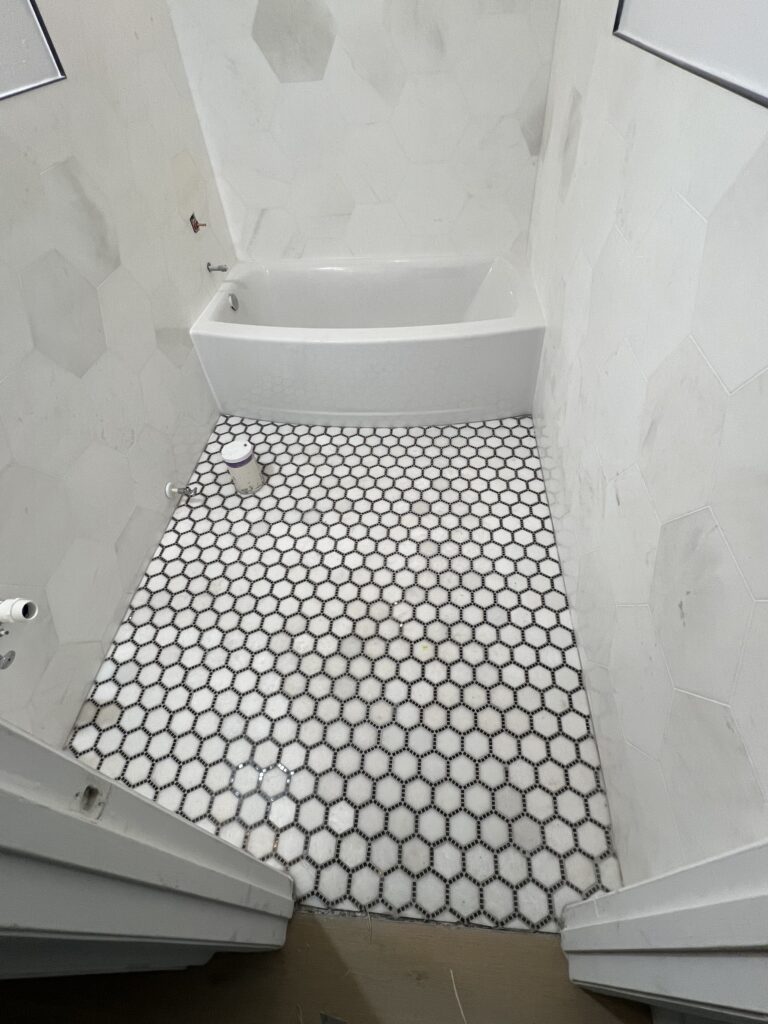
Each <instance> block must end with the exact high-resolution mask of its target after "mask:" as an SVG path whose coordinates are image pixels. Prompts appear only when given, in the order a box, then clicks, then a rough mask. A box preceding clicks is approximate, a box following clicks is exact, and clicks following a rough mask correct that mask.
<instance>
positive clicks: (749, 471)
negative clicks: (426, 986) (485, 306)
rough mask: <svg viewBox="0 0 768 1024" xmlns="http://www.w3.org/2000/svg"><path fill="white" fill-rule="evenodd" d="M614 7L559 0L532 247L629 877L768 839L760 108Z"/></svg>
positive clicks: (601, 731)
mask: <svg viewBox="0 0 768 1024" xmlns="http://www.w3.org/2000/svg"><path fill="white" fill-rule="evenodd" d="M615 7H616V4H615V2H614V0H589V2H588V3H583V2H580V0H579V2H577V0H562V4H561V12H560V21H559V25H558V34H557V39H556V44H555V53H554V59H553V71H552V80H551V85H550V94H549V104H548V111H547V125H546V128H545V141H544V149H543V156H542V160H541V163H540V170H539V184H538V188H537V201H536V205H535V210H534V216H533V221H532V230H531V254H532V262H533V268H534V274H535V277H536V280H537V284H538V286H539V291H540V293H541V296H542V300H543V303H544V306H545V310H546V315H547V319H548V323H549V324H550V330H549V332H548V337H547V341H546V344H545V351H544V356H543V361H542V370H541V374H540V378H539V387H538V393H537V399H536V408H535V419H536V424H537V432H538V435H539V441H540V445H541V449H542V458H543V463H544V467H545V474H546V479H547V487H548V491H549V495H550V501H551V505H552V513H553V519H554V522H555V527H556V532H557V536H558V541H559V546H560V551H561V555H562V558H563V570H564V575H565V578H566V581H567V584H568V587H569V593H570V595H571V598H572V607H573V613H574V620H575V623H576V626H577V637H578V639H579V643H580V645H581V649H582V652H583V653H584V655H585V659H584V660H585V665H584V671H585V681H586V686H587V690H588V692H589V694H590V702H591V706H592V711H593V716H594V725H595V731H596V736H597V739H598V743H599V745H600V750H601V755H602V759H603V766H604V771H605V778H606V786H607V791H608V796H609V802H610V805H611V809H612V817H613V826H614V831H615V837H616V842H617V847H618V851H619V855H620V857H621V862H622V870H623V874H624V877H625V880H626V881H629V882H631V881H634V880H637V879H640V878H644V877H648V876H650V875H653V874H658V873H659V872H661V871H664V870H667V869H669V868H672V867H674V866H676V865H679V864H681V863H686V862H691V861H694V860H698V859H701V858H703V857H707V856H711V855H713V854H716V853H719V852H721V851H724V850H726V849H729V848H731V847H733V846H734V845H736V844H739V843H747V842H750V841H754V840H757V839H760V838H764V837H765V836H766V834H768V803H767V800H768V762H767V761H766V757H765V743H764V733H765V712H766V705H765V695H764V690H765V687H764V681H765V680H764V677H765V672H764V660H765V648H766V609H767V608H768V603H767V602H768V547H767V546H766V542H765V536H766V531H765V508H766V505H767V504H768V446H766V444H765V437H766V428H768V414H767V413H766V409H768V346H766V343H765V341H766V332H765V319H766V318H765V288H764V286H763V283H762V280H761V274H762V267H763V266H764V264H765V256H766V244H767V243H766V240H767V239H768V234H767V233H766V229H765V225H766V222H768V185H767V184H766V183H767V182H768V111H766V110H765V109H763V108H761V107H759V106H757V105H755V104H752V103H750V102H748V101H747V100H744V99H742V98H740V97H738V96H735V95H734V94H733V93H730V92H727V91H726V90H724V89H721V88H719V87H717V86H715V85H712V84H710V83H708V82H705V81H704V80H702V79H700V78H697V77H695V76H693V75H689V74H687V73H686V72H684V71H682V70H680V69H678V68H675V67H673V66H672V65H670V64H667V63H665V62H663V61H661V60H659V59H657V58H656V57H653V56H652V55H650V54H647V53H644V52H642V51H640V50H639V49H637V48H635V47H632V46H628V45H627V44H625V43H623V42H621V41H620V40H617V39H615V38H614V37H613V36H612V32H611V29H612V25H613V19H614V16H615ZM761 658H762V659H763V667H762V670H761V669H759V668H758V665H760V664H761V660H760V659H761ZM758 680H760V682H758Z"/></svg>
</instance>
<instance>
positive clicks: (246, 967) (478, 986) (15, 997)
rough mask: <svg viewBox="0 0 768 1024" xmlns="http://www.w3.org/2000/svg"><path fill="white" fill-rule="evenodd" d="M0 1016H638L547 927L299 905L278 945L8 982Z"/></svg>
mask: <svg viewBox="0 0 768 1024" xmlns="http://www.w3.org/2000/svg"><path fill="white" fill-rule="evenodd" d="M0 1005H1V1006H2V1007H3V1009H2V1019H3V1021H4V1022H6V1024H16V1022H22V1021H23V1022H24V1024H29V1022H32V1021H45V1022H46V1024H60V1022H65V1021H66V1022H77V1024H97V1022H98V1024H103V1022H104V1021H105V1020H109V1021H110V1024H127V1022H131V1024H615V1022H622V1024H648V1022H650V1015H649V1012H648V1010H647V1008H645V1007H643V1006H640V1005H639V1004H636V1003H623V1002H620V1001H618V1000H609V999H603V998H597V997H594V996H591V995H589V994H587V993H585V992H582V991H581V990H580V989H577V988H575V987H574V986H572V985H571V984H570V983H569V981H568V975H567V967H566V962H565V959H564V958H563V956H562V953H561V952H560V944H559V939H558V937H557V936H554V935H540V934H538V935H537V934H534V933H531V932H510V931H507V932H504V931H492V930H487V929H480V928H462V927H448V926H440V925H434V924H423V923H420V922H398V921H388V920H385V919H382V918H371V919H368V918H366V917H361V916H355V917H344V916H339V915H328V914H317V913H308V912H299V913H297V914H296V916H295V918H294V920H293V921H292V923H291V926H290V928H289V932H288V941H287V944H286V946H285V948H284V949H283V950H281V951H279V952H277V953H267V954H237V955H226V956H218V957H215V958H214V959H213V960H212V961H211V962H210V963H209V964H207V965H206V966H205V967H200V968H194V969H190V970H187V971H183V972H178V973H170V972H169V973H158V974H143V975H142V974H140V975H136V974H134V975H112V976H109V977H92V978H62V979H49V980H45V981H39V980H36V981H24V982H7V983H5V984H4V985H0Z"/></svg>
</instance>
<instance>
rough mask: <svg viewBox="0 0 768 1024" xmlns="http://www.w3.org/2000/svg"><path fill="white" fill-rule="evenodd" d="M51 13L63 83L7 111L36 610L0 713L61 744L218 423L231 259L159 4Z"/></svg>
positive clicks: (11, 307)
mask: <svg viewBox="0 0 768 1024" xmlns="http://www.w3.org/2000/svg"><path fill="white" fill-rule="evenodd" d="M41 7H42V11H43V15H44V17H45V19H46V22H47V25H48V28H49V29H50V31H51V33H52V36H53V38H54V39H55V42H56V46H57V49H58V52H59V54H60V55H61V58H62V61H63V63H64V65H65V67H66V71H67V75H68V77H67V79H66V81H64V82H61V83H57V84H56V85H52V86H49V87H48V88H45V89H40V90H37V91H34V92H31V93H27V94H24V95H21V96H16V97H12V98H10V99H7V100H4V101H3V102H2V103H0V177H2V183H3V185H2V189H0V243H1V244H0V495H2V516H1V517H0V597H9V596H13V595H15V594H17V593H19V592H21V593H23V594H25V595H27V596H29V597H31V598H33V599H34V600H35V601H37V602H38V603H39V605H40V608H41V614H40V617H39V618H38V619H37V620H36V622H35V624H34V626H31V627H29V628H28V629H15V630H13V632H12V636H11V642H12V646H13V648H15V649H16V651H17V658H16V661H15V663H14V665H13V666H12V668H11V669H9V670H7V671H5V672H3V674H2V677H0V716H2V717H3V718H4V719H5V720H7V721H10V722H12V723H14V724H15V725H17V726H20V727H21V728H23V729H25V730H27V731H28V732H31V733H33V734H34V735H36V736H38V737H39V738H41V739H43V740H46V741H48V742H50V743H53V744H62V743H63V742H64V740H65V739H66V736H67V732H68V730H69V728H70V726H71V723H72V720H73V718H74V716H75V715H76V714H77V710H78V708H79V707H80V705H81V703H82V700H83V697H84V694H85V692H86V691H87V688H88V686H89V680H90V679H91V678H92V676H93V673H94V672H95V671H97V669H98V666H99V664H100V662H101V660H102V659H103V656H104V651H105V650H106V646H107V644H108V643H109V641H110V640H111V638H112V635H113V633H114V630H115V628H116V626H117V624H118V623H119V621H120V618H121V616H122V614H123V611H124V609H125V606H126V604H127V602H128V600H129V599H130V596H131V594H132V593H133V591H134V588H135V586H136V584H137V582H138V580H139V579H140V577H141V573H142V571H143V569H144V567H145V564H146V561H147V558H148V557H149V554H150V553H151V550H152V547H153V545H154V544H155V542H156V541H157V538H158V537H159V536H160V534H161V532H162V529H163V526H164V523H165V520H166V518H167V516H168V514H169V513H170V510H171V507H170V504H169V503H168V502H167V501H166V499H165V496H164V494H163V485H164V482H165V480H167V479H169V478H171V477H179V478H185V477H186V476H187V475H188V474H189V472H190V470H191V469H192V467H193V466H194V464H195V461H196V459H197V457H198V456H199V452H200V450H201V448H202V447H203V445H204V444H205V441H206V439H207V437H208V434H209V431H210V426H211V423H212V422H213V419H214V417H215V410H214V406H213V402H212V401H211V399H210V398H209V397H208V394H207V387H206V385H205V383H204V381H203V378H202V374H201V371H200V368H199V365H198V363H197V359H196V356H195V355H194V353H193V352H192V350H191V348H190V345H189V340H188V337H187V330H188V326H189V324H190V322H191V320H192V318H193V316H194V315H196V314H197V312H198V311H199V309H200V308H201V306H202V305H203V303H204V301H205V299H206V297H207V295H208V294H209V293H210V292H211V290H212V285H211V282H210V281H209V280H208V275H207V274H206V273H205V269H204V266H205V262H206V259H208V258H214V259H216V260H219V259H221V258H224V259H226V258H231V257H232V252H231V246H230V242H229V236H228V232H227V228H226V221H225V219H224V215H223V211H222V209H221V206H220V202H219V199H218V195H217V190H216V184H215V182H214V179H213V174H212V171H211V168H210V164H209V161H208V156H207V153H206V149H205V144H204V142H203V138H202V135H201V132H200V127H199V123H198V121H197V117H196V114H195V109H194V105H193V102H192V98H191V95H190V93H189V87H188V85H187V83H186V79H185V77H184V70H183V66H182V63H181V58H180V56H179V52H178V46H177V43H176V38H175V34H174V30H173V27H172V25H171V22H170V18H169V15H168V12H167V10H166V9H165V6H164V5H163V4H157V3H154V2H151V0H135V2H133V0H132V2H131V3H130V4H121V3H117V2H116V0H107V2H103V3H95V2H91V0H84V2H79V3H77V4H66V5H57V4H54V3H42V4H41ZM193 209H194V212H195V213H197V215H198V216H199V217H200V219H201V220H203V221H208V222H209V223H210V225H211V226H210V227H209V228H208V229H207V231H205V232H202V233H201V234H200V235H199V236H195V235H193V234H192V232H191V230H190V228H189V224H188V221H187V218H188V217H189V214H190V213H191V212H192V210H193Z"/></svg>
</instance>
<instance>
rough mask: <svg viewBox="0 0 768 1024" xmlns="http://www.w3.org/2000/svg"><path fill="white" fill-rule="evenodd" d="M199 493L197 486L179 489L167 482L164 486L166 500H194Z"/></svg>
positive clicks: (189, 485) (198, 486)
mask: <svg viewBox="0 0 768 1024" xmlns="http://www.w3.org/2000/svg"><path fill="white" fill-rule="evenodd" d="M199 493H200V485H199V484H187V485H186V486H185V487H180V486H178V485H177V484H173V483H170V482H168V483H167V484H166V485H165V496H166V498H196V497H197V496H198V494H199Z"/></svg>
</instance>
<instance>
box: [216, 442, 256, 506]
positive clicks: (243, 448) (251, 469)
mask: <svg viewBox="0 0 768 1024" xmlns="http://www.w3.org/2000/svg"><path fill="white" fill-rule="evenodd" d="M221 457H222V459H223V461H224V465H225V466H226V467H227V469H228V470H229V475H230V477H231V478H232V483H233V484H234V485H235V490H236V491H237V493H238V494H253V493H254V492H255V491H258V489H259V488H260V487H261V485H262V484H263V483H264V478H263V476H262V475H261V468H260V466H259V464H258V462H257V461H256V459H255V458H254V455H253V445H252V444H251V442H250V441H247V440H246V439H245V438H242V439H238V440H237V441H230V443H229V444H225V445H224V447H223V448H222V449H221Z"/></svg>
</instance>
